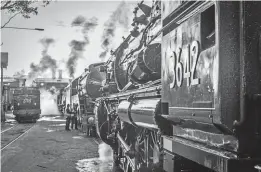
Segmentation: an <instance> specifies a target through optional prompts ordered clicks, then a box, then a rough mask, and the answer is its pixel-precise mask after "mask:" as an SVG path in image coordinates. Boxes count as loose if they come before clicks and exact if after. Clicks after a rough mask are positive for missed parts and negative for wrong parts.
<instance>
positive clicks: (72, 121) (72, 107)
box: [71, 104, 75, 129]
mask: <svg viewBox="0 0 261 172" xmlns="http://www.w3.org/2000/svg"><path fill="white" fill-rule="evenodd" d="M71 110H72V111H71V114H72V116H71V129H73V125H74V123H75V120H74V116H75V111H74V104H73V105H71Z"/></svg>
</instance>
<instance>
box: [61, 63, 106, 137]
mask: <svg viewBox="0 0 261 172" xmlns="http://www.w3.org/2000/svg"><path fill="white" fill-rule="evenodd" d="M103 64H104V63H96V64H92V65H89V67H88V68H86V69H85V70H84V72H83V73H82V74H81V75H80V76H79V77H77V78H75V79H73V80H72V81H71V82H70V83H69V84H68V85H67V86H66V87H65V88H63V89H61V90H60V93H59V94H58V97H59V98H58V100H59V101H58V103H57V104H58V105H59V107H61V108H60V109H61V110H60V111H65V108H66V106H67V105H68V104H69V105H71V106H72V105H74V104H78V108H79V116H78V123H79V125H80V126H81V128H82V130H83V131H84V132H86V133H87V135H88V136H96V127H95V117H94V106H95V99H96V98H97V97H100V96H101V95H102V92H101V91H100V88H101V87H102V82H103V81H104V79H105V73H103V72H100V71H99V69H100V66H102V65H103Z"/></svg>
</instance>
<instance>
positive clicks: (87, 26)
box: [66, 16, 98, 77]
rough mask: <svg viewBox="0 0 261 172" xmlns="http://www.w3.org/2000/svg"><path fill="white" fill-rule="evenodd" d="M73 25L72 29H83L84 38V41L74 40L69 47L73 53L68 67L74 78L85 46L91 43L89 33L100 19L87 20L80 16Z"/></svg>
mask: <svg viewBox="0 0 261 172" xmlns="http://www.w3.org/2000/svg"><path fill="white" fill-rule="evenodd" d="M71 25H72V27H75V26H78V27H81V29H82V33H83V37H84V40H83V41H78V40H72V41H71V42H70V43H69V46H70V47H71V53H70V57H69V59H68V61H67V62H66V67H67V69H68V71H69V75H70V77H74V73H75V69H76V66H77V61H78V59H79V58H82V54H83V51H84V48H85V46H86V45H88V44H89V43H90V40H89V37H88V32H89V31H91V30H93V29H94V28H95V27H96V26H97V25H98V19H97V18H96V17H92V18H91V19H86V18H85V17H83V16H78V17H76V18H75V19H74V20H73V21H72V24H71Z"/></svg>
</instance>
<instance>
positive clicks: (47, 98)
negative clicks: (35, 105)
mask: <svg viewBox="0 0 261 172" xmlns="http://www.w3.org/2000/svg"><path fill="white" fill-rule="evenodd" d="M40 92H41V110H42V112H41V115H58V114H60V113H59V110H58V107H57V103H56V94H54V93H52V92H50V90H49V91H47V90H45V89H41V90H40Z"/></svg>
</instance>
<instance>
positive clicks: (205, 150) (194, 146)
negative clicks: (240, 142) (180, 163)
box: [163, 136, 261, 172]
mask: <svg viewBox="0 0 261 172" xmlns="http://www.w3.org/2000/svg"><path fill="white" fill-rule="evenodd" d="M164 142H165V144H164ZM170 142H171V144H172V145H171V147H170V146H165V145H169V144H170ZM166 143H167V144H166ZM163 149H164V151H165V152H169V153H170V154H173V153H174V154H177V155H179V156H182V157H184V158H187V159H189V160H192V161H194V162H196V163H198V164H200V165H203V166H205V167H207V168H210V169H212V170H214V171H216V172H236V171H242V172H243V171H244V172H255V171H256V170H255V169H254V166H255V165H256V164H260V163H261V159H249V158H246V159H241V158H239V157H238V156H237V155H236V154H234V153H231V152H228V151H224V150H221V149H213V148H210V147H207V146H203V145H201V144H199V143H197V142H193V141H189V140H185V139H181V138H178V137H167V136H163ZM167 172H172V171H167Z"/></svg>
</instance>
